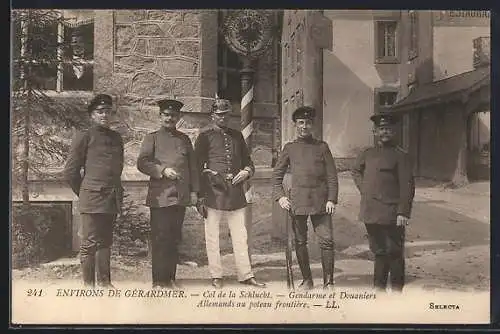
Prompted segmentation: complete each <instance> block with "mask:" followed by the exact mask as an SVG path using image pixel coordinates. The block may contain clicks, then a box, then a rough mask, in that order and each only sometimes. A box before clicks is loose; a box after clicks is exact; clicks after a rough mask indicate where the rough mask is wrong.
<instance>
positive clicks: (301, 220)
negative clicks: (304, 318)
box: [292, 214, 334, 284]
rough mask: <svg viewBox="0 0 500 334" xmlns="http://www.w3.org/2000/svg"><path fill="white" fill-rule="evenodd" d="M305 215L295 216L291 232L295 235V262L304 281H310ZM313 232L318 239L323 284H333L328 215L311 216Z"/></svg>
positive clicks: (330, 219)
mask: <svg viewBox="0 0 500 334" xmlns="http://www.w3.org/2000/svg"><path fill="white" fill-rule="evenodd" d="M307 217H308V216H307V215H298V216H295V219H294V222H293V225H292V226H293V232H294V234H295V252H296V254H297V262H298V263H299V267H300V271H301V273H302V277H303V278H304V280H312V274H311V267H310V265H309V253H308V250H307ZM310 217H311V222H312V225H313V228H314V232H315V233H316V235H317V236H318V238H319V247H320V249H321V265H322V267H323V283H324V284H327V283H331V284H333V270H334V247H333V246H334V244H333V226H332V217H331V216H330V215H328V214H324V215H311V216H310Z"/></svg>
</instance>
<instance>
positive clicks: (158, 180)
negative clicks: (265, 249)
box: [137, 100, 198, 289]
mask: <svg viewBox="0 0 500 334" xmlns="http://www.w3.org/2000/svg"><path fill="white" fill-rule="evenodd" d="M158 106H159V108H160V118H161V123H162V127H161V128H160V129H159V130H158V131H155V132H153V133H150V134H148V135H147V136H146V137H145V138H144V141H143V142H142V147H141V151H140V153H139V157H138V158H137V169H139V171H141V172H142V173H144V174H146V175H149V177H150V179H149V187H148V194H147V197H146V205H147V206H149V208H150V213H151V219H150V223H151V246H152V257H151V262H152V278H153V287H155V288H156V287H158V288H162V287H166V288H174V289H176V288H178V285H177V284H176V282H175V274H176V268H177V263H178V261H179V251H178V246H179V243H180V240H181V234H182V233H181V232H182V224H183V222H184V215H185V213H186V206H189V205H195V204H196V202H197V192H198V171H197V166H196V162H195V156H194V151H193V146H192V144H191V141H190V139H189V137H188V136H187V135H185V134H184V133H182V132H180V131H178V130H177V129H176V124H177V122H178V121H179V119H180V116H181V108H182V106H183V103H182V102H179V101H176V100H161V101H159V102H158Z"/></svg>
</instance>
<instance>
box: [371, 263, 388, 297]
mask: <svg viewBox="0 0 500 334" xmlns="http://www.w3.org/2000/svg"><path fill="white" fill-rule="evenodd" d="M388 277H389V261H388V259H387V256H386V255H376V256H375V263H374V265H373V285H374V287H375V289H377V290H379V291H385V290H386V288H387V279H388Z"/></svg>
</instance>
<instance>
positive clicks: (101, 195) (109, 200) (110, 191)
mask: <svg viewBox="0 0 500 334" xmlns="http://www.w3.org/2000/svg"><path fill="white" fill-rule="evenodd" d="M82 168H83V176H82V174H81V170H82ZM122 170H123V140H122V137H121V135H120V134H119V133H118V132H116V131H113V130H111V129H108V128H104V127H101V126H93V127H91V128H90V129H88V130H86V131H81V132H78V133H77V134H76V135H75V137H74V138H73V141H72V144H71V150H70V155H69V159H68V161H67V163H66V166H65V169H64V174H65V177H66V180H67V181H68V183H69V185H70V186H71V189H72V190H73V192H74V193H75V194H76V195H77V196H79V211H80V213H115V214H116V213H119V212H120V209H121V204H122V200H123V188H122V185H121V174H122Z"/></svg>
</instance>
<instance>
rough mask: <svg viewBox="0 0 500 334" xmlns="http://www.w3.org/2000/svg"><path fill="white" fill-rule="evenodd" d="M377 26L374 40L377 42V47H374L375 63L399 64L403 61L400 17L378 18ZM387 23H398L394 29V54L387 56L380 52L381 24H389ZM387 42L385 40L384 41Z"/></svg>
mask: <svg viewBox="0 0 500 334" xmlns="http://www.w3.org/2000/svg"><path fill="white" fill-rule="evenodd" d="M374 23H375V27H374V42H375V48H374V55H375V63H376V64H398V63H400V62H401V59H400V58H401V57H400V53H401V52H400V50H399V49H400V46H401V33H400V30H401V24H400V19H396V18H378V19H376V20H375V21H374ZM387 23H394V24H395V25H396V28H395V30H394V44H395V45H394V56H385V55H380V54H379V49H380V43H381V41H380V40H379V31H380V25H382V24H387ZM382 43H384V44H385V41H384V42H382Z"/></svg>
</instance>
